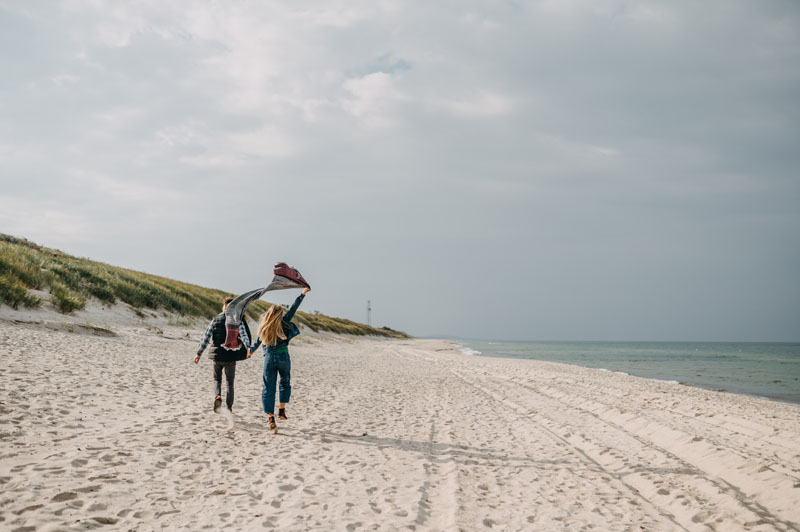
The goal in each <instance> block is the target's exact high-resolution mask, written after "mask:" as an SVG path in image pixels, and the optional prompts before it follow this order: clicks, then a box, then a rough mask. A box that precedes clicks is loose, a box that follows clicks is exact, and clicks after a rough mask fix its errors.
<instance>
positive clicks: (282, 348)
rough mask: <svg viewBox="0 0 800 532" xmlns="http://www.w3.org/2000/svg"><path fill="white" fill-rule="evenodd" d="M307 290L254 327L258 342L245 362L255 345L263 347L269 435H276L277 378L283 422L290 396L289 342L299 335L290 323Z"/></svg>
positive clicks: (273, 308) (263, 394) (263, 400)
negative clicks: (256, 330) (289, 305)
mask: <svg viewBox="0 0 800 532" xmlns="http://www.w3.org/2000/svg"><path fill="white" fill-rule="evenodd" d="M310 290H311V289H310V288H306V289H304V290H303V293H302V294H300V295H299V296H297V299H295V301H294V304H293V305H292V306H291V307H290V308H289V310H288V311H286V312H285V313H284V311H283V307H282V306H280V305H272V306H271V307H270V308H269V310H267V312H265V313H264V315H263V316H261V321H260V322H259V323H258V340H256V343H255V344H253V347H252V348H251V350H250V354H249V355H248V358H249V357H250V356H251V355H252V354H253V353H255V351H256V349H258V346H259V345H262V343H263V350H264V357H265V360H264V375H263V381H264V385H263V388H261V403H262V405H263V406H264V413H265V414H267V423H268V424H269V430H271V431H272V433H273V434H277V433H278V425H277V424H276V423H275V414H274V412H275V385H276V383H277V380H278V376H280V385H279V387H278V392H279V398H278V399H279V401H280V407H279V410H278V417H279V418H280V419H287V418H286V403H288V402H289V399H290V397H291V395H292V382H291V372H292V361H291V359H290V358H289V341H290V340H291V339H292V338H294V337H295V336H297V335H298V334H300V329H298V328H297V325H295V324H294V323H292V318H293V317H294V313H295V312H297V307H299V306H300V303H302V302H303V298H304V297H305V295H306V294H307V293H308V292H309V291H310Z"/></svg>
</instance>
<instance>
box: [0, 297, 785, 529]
mask: <svg viewBox="0 0 800 532" xmlns="http://www.w3.org/2000/svg"><path fill="white" fill-rule="evenodd" d="M92 312H94V314H92ZM112 314H113V313H110V312H109V311H107V309H98V308H95V309H94V310H93V311H92V310H91V309H90V312H88V313H87V314H85V316H88V317H89V318H91V321H92V323H91V324H90V323H88V321H86V320H87V318H86V317H85V316H84V317H82V318H71V319H67V318H60V321H59V318H52V317H51V319H49V320H48V319H46V318H42V316H41V315H38V314H36V313H28V314H24V313H14V312H10V311H8V310H6V311H4V314H2V315H1V316H0V319H2V321H0V355H1V356H2V364H0V442H1V443H2V447H1V448H2V451H1V453H0V530H20V531H22V530H86V529H95V528H97V529H102V528H105V529H114V530H179V529H180V530H205V529H208V530H223V529H230V530H262V529H272V528H275V529H280V530H489V529H495V530H602V531H613V530H636V531H640V530H648V531H654V530H692V531H694V530H698V531H700V530H798V529H800V406H798V405H790V404H784V403H779V402H774V401H769V400H763V399H759V398H752V397H744V396H737V395H733V394H727V393H719V392H714V391H709V390H702V389H698V388H692V387H687V386H683V385H679V384H671V383H666V382H659V381H653V380H647V379H640V378H636V377H631V376H627V375H623V374H616V373H613V372H608V371H599V370H593V369H585V368H579V367H574V366H567V365H561V364H554V363H546V362H537V361H526V360H511V359H493V358H484V357H472V356H465V355H463V354H461V353H460V352H458V350H457V349H455V348H454V346H453V345H452V344H450V343H448V342H444V341H435V340H408V341H395V340H392V341H388V340H378V339H352V338H347V337H325V336H319V335H310V334H304V335H303V336H301V337H300V338H299V339H298V340H299V341H295V342H293V344H292V348H291V352H292V364H293V370H292V371H293V374H292V377H293V380H292V383H293V397H292V402H291V403H290V404H289V407H288V415H289V420H288V421H279V429H280V432H279V434H277V435H272V434H270V433H269V432H268V431H267V430H266V426H265V418H264V415H263V413H262V411H261V402H260V394H261V370H262V364H263V356H261V355H260V354H258V355H256V356H254V357H253V358H252V359H250V360H247V361H243V362H240V363H239V364H238V367H237V378H236V403H235V405H234V409H233V411H234V414H233V416H232V417H230V416H227V415H223V414H214V413H213V412H212V408H211V407H212V402H213V394H212V388H211V386H212V383H211V380H212V379H211V372H212V369H211V368H212V364H211V361H210V359H209V357H208V356H207V355H208V354H206V356H204V357H203V359H202V360H201V362H200V364H199V365H197V366H195V365H194V364H193V363H192V358H193V356H194V353H195V350H196V348H197V344H198V341H199V338H200V336H201V333H202V330H203V328H204V326H205V323H200V322H199V321H198V322H196V323H195V324H194V326H193V327H179V326H171V325H170V323H171V320H169V319H167V318H164V317H162V318H160V319H161V326H157V325H153V322H154V320H156V319H157V318H158V317H157V316H153V318H152V319H151V320H150V322H147V321H146V320H141V319H140V320H139V323H138V324H136V325H125V322H126V320H128V321H129V322H131V323H132V321H131V320H133V321H135V319H136V318H135V317H133V315H132V314H130V313H129V314H130V315H128V316H124V315H123V314H124V312H123V313H119V316H117V317H116V318H113V317H109V316H111V315H112ZM15 317H16V318H15ZM12 319H18V320H20V321H21V322H13V321H11V320H12ZM81 320H84V321H81ZM100 320H110V322H108V321H105V322H104V321H100ZM115 320H116V321H115ZM33 322H38V323H33ZM101 329H103V330H106V329H107V330H110V331H111V332H110V333H108V332H104V331H103V330H101ZM110 334H114V336H111V335H110Z"/></svg>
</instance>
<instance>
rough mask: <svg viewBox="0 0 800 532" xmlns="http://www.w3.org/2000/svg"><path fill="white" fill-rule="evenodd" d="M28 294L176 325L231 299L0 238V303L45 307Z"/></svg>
mask: <svg viewBox="0 0 800 532" xmlns="http://www.w3.org/2000/svg"><path fill="white" fill-rule="evenodd" d="M30 290H38V291H47V292H49V293H50V296H51V297H50V304H52V305H53V307H54V308H56V309H57V310H58V311H59V312H61V313H64V314H70V313H72V312H74V311H76V310H81V309H83V308H84V307H85V306H86V302H87V300H88V299H89V298H95V299H97V300H99V301H101V302H102V303H104V304H107V305H113V304H115V303H118V302H122V303H125V304H127V305H129V306H130V307H132V308H133V309H134V312H137V313H138V314H142V310H143V309H151V310H158V311H164V312H166V313H168V314H171V315H174V316H175V318H174V319H175V320H181V319H183V320H188V319H191V318H194V317H202V318H211V317H212V316H215V315H216V314H217V313H219V311H220V306H221V303H222V300H223V299H224V298H225V297H227V296H235V295H236V294H231V293H229V292H225V291H224V290H217V289H213V288H205V287H202V286H197V285H193V284H189V283H184V282H181V281H176V280H173V279H168V278H166V277H160V276H157V275H151V274H148V273H142V272H137V271H134V270H128V269H126V268H121V267H118V266H112V265H110V264H105V263H102V262H97V261H93V260H89V259H86V258H81V257H74V256H72V255H68V254H66V253H64V252H62V251H59V250H56V249H50V248H46V247H43V246H40V245H38V244H35V243H33V242H30V241H29V240H26V239H22V238H17V237H14V236H10V235H5V234H2V233H0V303H3V304H6V305H8V306H10V307H12V308H38V307H41V306H42V305H43V304H45V302H44V301H43V300H42V298H40V297H38V296H36V295H34V294H31V293H30ZM269 306H270V303H268V302H267V301H263V300H259V301H256V302H254V303H253V304H251V305H250V307H249V308H248V311H247V316H248V317H249V318H250V319H253V320H256V319H257V318H258V316H260V315H261V314H263V313H264V312H266V310H267V309H268V308H269ZM295 320H296V321H298V322H299V323H302V324H303V325H305V326H307V327H309V328H310V329H312V330H313V331H328V332H332V333H336V334H353V335H373V336H386V337H391V338H407V337H408V335H406V334H405V333H402V332H399V331H395V330H393V329H390V328H388V327H382V328H376V327H370V326H368V325H365V324H363V323H357V322H354V321H351V320H347V319H344V318H335V317H331V316H326V315H323V314H317V313H314V314H309V313H306V312H298V313H297V314H296V317H295Z"/></svg>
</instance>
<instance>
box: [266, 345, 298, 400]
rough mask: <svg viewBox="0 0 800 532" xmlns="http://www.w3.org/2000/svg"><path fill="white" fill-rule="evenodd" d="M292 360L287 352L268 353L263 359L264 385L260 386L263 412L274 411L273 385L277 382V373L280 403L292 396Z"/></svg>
mask: <svg viewBox="0 0 800 532" xmlns="http://www.w3.org/2000/svg"><path fill="white" fill-rule="evenodd" d="M291 373H292V360H291V359H290V358H289V352H288V351H283V352H280V353H268V354H267V358H266V360H265V361H264V376H263V379H262V380H263V381H264V387H263V388H261V404H263V405H264V412H265V413H267V414H273V413H275V385H276V384H277V382H276V381H277V380H278V374H280V377H281V382H280V387H279V388H278V391H279V392H280V393H279V396H280V397H279V399H280V402H281V403H288V402H289V398H290V397H291V396H292V382H291Z"/></svg>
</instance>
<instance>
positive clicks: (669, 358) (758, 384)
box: [455, 340, 800, 404]
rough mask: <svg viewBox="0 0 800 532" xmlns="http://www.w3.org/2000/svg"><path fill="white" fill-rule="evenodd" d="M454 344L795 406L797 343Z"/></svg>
mask: <svg viewBox="0 0 800 532" xmlns="http://www.w3.org/2000/svg"><path fill="white" fill-rule="evenodd" d="M455 341H456V343H457V344H458V345H459V347H460V349H461V352H462V353H463V354H464V355H468V356H488V357H506V358H525V359H531V360H547V361H550V362H561V363H564V364H572V365H575V366H584V367H589V368H598V369H605V370H608V371H618V372H622V373H627V374H629V375H635V376H637V377H646V378H650V379H659V380H664V381H671V382H679V383H682V384H686V385H690V386H699V387H702V388H708V389H713V390H719V391H726V392H732V393H739V394H746V395H754V396H759V397H766V398H769V399H774V400H778V401H785V402H789V403H798V404H800V343H722V342H502V341H488V340H455Z"/></svg>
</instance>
